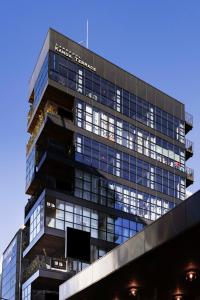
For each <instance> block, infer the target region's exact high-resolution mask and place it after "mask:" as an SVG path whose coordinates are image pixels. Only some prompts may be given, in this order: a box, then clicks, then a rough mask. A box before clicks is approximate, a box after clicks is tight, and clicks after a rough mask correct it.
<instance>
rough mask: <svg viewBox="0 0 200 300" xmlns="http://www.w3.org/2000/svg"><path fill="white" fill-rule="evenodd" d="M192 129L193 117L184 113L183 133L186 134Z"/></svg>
mask: <svg viewBox="0 0 200 300" xmlns="http://www.w3.org/2000/svg"><path fill="white" fill-rule="evenodd" d="M192 128H193V116H192V115H191V114H189V113H188V112H185V133H186V134H187V133H188V132H189V131H190V130H191V129H192Z"/></svg>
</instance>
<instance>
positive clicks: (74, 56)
mask: <svg viewBox="0 0 200 300" xmlns="http://www.w3.org/2000/svg"><path fill="white" fill-rule="evenodd" d="M55 51H57V52H59V53H61V54H63V55H64V56H66V57H68V58H70V59H71V60H73V61H74V62H76V63H78V64H80V65H82V66H84V67H86V68H88V69H90V70H92V71H94V72H96V68H95V67H94V66H92V65H90V64H88V63H87V62H85V61H84V60H82V59H81V57H80V56H79V55H78V54H76V53H74V52H72V51H70V50H68V49H67V48H65V47H63V46H61V45H59V44H57V43H56V44H55Z"/></svg>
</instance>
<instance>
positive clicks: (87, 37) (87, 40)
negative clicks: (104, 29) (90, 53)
mask: <svg viewBox="0 0 200 300" xmlns="http://www.w3.org/2000/svg"><path fill="white" fill-rule="evenodd" d="M88 25H89V24H88V19H87V23H86V48H87V49H88V42H89V36H88V33H89V31H88Z"/></svg>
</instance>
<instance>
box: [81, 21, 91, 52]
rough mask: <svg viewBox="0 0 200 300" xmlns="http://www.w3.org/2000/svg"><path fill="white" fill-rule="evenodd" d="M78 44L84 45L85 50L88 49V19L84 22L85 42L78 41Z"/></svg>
mask: <svg viewBox="0 0 200 300" xmlns="http://www.w3.org/2000/svg"><path fill="white" fill-rule="evenodd" d="M79 44H80V45H84V44H85V47H86V48H87V49H88V47H89V22H88V19H87V22H86V41H80V42H79Z"/></svg>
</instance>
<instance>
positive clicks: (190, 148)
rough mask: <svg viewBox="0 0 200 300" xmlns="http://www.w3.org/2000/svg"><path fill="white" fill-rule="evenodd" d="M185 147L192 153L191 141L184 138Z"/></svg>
mask: <svg viewBox="0 0 200 300" xmlns="http://www.w3.org/2000/svg"><path fill="white" fill-rule="evenodd" d="M185 149H186V151H188V152H191V153H193V142H192V141H190V140H188V139H185Z"/></svg>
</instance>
